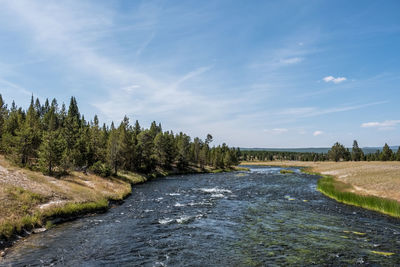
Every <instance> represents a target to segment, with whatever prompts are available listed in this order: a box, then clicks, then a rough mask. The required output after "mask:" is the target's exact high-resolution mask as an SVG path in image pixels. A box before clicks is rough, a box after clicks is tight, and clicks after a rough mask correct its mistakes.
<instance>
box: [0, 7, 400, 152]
mask: <svg viewBox="0 0 400 267" xmlns="http://www.w3.org/2000/svg"><path fill="white" fill-rule="evenodd" d="M399 13H400V1H397V0H395V1H389V0H388V1H384V2H380V1H367V0H365V1H361V0H360V1H322V0H316V1H313V0H303V1H302V0H298V1H297V0H296V1H284V0H278V1H223V0H221V1H152V0H145V1H117V0H111V1H100V0H95V1H86V0H77V1H75V0H67V1H61V0H59V1H42V0H36V1H30V0H18V1H14V0H0V94H2V96H3V98H4V99H5V101H6V102H7V103H11V101H13V100H15V102H16V104H17V105H18V106H22V107H23V108H27V106H28V105H29V102H30V97H31V95H32V94H33V95H34V96H35V97H38V98H39V99H40V100H41V101H42V103H43V101H44V100H45V99H46V98H49V99H53V98H56V99H57V100H58V102H59V103H62V102H65V103H66V104H67V105H68V103H69V99H70V97H71V96H75V97H76V98H77V101H78V105H79V108H80V111H81V113H82V114H84V115H85V118H86V119H87V120H90V119H92V118H93V116H94V115H95V114H97V115H98V116H99V118H100V121H101V122H105V123H111V121H114V122H116V124H119V122H120V121H121V120H122V118H123V117H124V115H127V116H128V117H129V118H130V121H131V123H133V122H134V121H135V120H139V122H140V123H141V125H142V126H145V127H148V126H149V125H150V123H151V122H152V121H153V120H155V121H157V122H161V124H162V126H163V129H164V130H173V131H174V132H179V131H183V132H185V133H188V134H190V135H191V136H193V137H194V136H198V137H200V138H205V136H206V135H207V133H210V134H212V135H213V137H214V144H219V143H222V142H225V143H227V144H228V145H230V146H239V147H282V148H284V147H286V148H287V147H291V148H293V147H328V146H331V145H332V144H333V143H334V142H336V141H339V142H341V143H343V144H345V145H346V146H351V145H352V143H353V140H354V139H356V140H358V143H359V145H360V146H362V147H365V146H383V144H384V143H385V142H387V143H388V144H390V145H400V133H399V130H400V108H399V104H398V103H399V101H400V90H399V89H400V50H399V49H400V16H399Z"/></svg>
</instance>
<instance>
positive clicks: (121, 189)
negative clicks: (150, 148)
mask: <svg viewBox="0 0 400 267" xmlns="http://www.w3.org/2000/svg"><path fill="white" fill-rule="evenodd" d="M130 192H131V184H130V182H129V181H123V180H121V179H117V178H102V177H99V176H96V175H92V174H83V173H81V172H72V173H71V174H70V175H68V176H66V177H62V178H60V179H57V178H54V177H50V176H46V175H43V174H41V173H39V172H34V171H30V170H26V169H21V168H18V167H16V166H13V165H12V164H11V163H10V162H9V161H7V160H6V159H5V158H4V157H3V156H0V226H2V225H3V226H4V225H6V224H7V225H10V226H11V225H16V224H18V223H19V222H21V221H23V220H24V218H26V217H27V216H34V215H36V214H43V213H46V212H47V211H49V210H52V209H55V208H63V207H67V206H68V205H69V206H71V204H73V203H95V202H97V203H98V202H101V201H104V200H106V199H112V200H120V199H123V198H124V197H125V196H126V195H128V194H130ZM25 220H26V219H25ZM0 228H1V227H0ZM0 230H1V229H0ZM1 234H2V233H0V237H1Z"/></svg>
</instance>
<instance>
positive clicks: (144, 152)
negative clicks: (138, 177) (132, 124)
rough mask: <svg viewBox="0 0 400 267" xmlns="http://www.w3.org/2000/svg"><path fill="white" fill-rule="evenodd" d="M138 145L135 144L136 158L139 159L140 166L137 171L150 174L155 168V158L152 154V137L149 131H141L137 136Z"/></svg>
mask: <svg viewBox="0 0 400 267" xmlns="http://www.w3.org/2000/svg"><path fill="white" fill-rule="evenodd" d="M137 140H138V144H137V151H138V154H137V156H138V157H139V158H140V163H141V165H140V166H139V169H140V170H141V171H144V172H147V173H150V172H152V171H153V170H154V168H155V165H156V164H155V163H156V162H155V157H154V153H153V151H154V150H153V146H154V143H153V137H152V133H151V132H150V130H144V131H141V132H140V134H139V135H138V136H137Z"/></svg>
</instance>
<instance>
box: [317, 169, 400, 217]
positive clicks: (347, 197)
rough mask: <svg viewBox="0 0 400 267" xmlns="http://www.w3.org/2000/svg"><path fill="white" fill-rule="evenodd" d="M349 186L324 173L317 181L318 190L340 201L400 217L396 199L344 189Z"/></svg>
mask: <svg viewBox="0 0 400 267" xmlns="http://www.w3.org/2000/svg"><path fill="white" fill-rule="evenodd" d="M348 187H349V185H346V184H344V183H342V182H339V181H336V180H335V179H334V178H333V177H332V176H329V175H322V178H321V179H319V180H318V183H317V189H318V191H320V192H321V193H323V194H324V195H326V196H328V197H330V198H333V199H335V200H336V201H338V202H341V203H345V204H349V205H353V206H357V207H362V208H366V209H369V210H374V211H378V212H381V213H384V214H387V215H390V216H393V217H398V218H400V204H399V202H397V201H396V200H391V199H386V198H381V197H376V196H368V195H358V194H355V193H352V192H346V191H343V190H345V189H348Z"/></svg>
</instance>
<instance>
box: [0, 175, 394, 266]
mask: <svg viewBox="0 0 400 267" xmlns="http://www.w3.org/2000/svg"><path fill="white" fill-rule="evenodd" d="M250 168H251V171H250V172H236V173H220V174H197V175H186V176H170V177H166V178H161V179H155V180H153V181H150V182H148V183H145V184H142V185H137V186H134V189H133V193H132V196H131V197H129V198H128V199H126V201H125V202H124V204H122V205H120V206H115V207H113V208H112V209H111V210H110V211H109V212H107V213H105V214H100V215H95V216H88V217H85V218H82V219H79V220H76V221H73V222H69V223H65V224H62V225H58V226H56V227H54V228H52V229H50V230H49V231H47V232H45V233H42V234H37V235H32V236H30V237H28V238H26V239H25V240H23V241H22V242H19V243H18V244H17V245H16V246H14V247H13V248H12V249H10V250H9V252H8V254H7V255H6V257H5V258H4V259H2V260H0V265H2V266H3V265H4V266H24V265H29V266H51V265H59V266H99V265H100V266H133V265H143V266H265V265H268V266H274V265H276V266H282V265H296V266H299V265H311V264H317V265H333V266H338V265H346V266H347V265H356V264H362V265H375V266H395V265H399V264H400V235H399V234H400V227H399V226H400V224H399V222H400V220H398V219H393V218H390V217H388V216H385V215H380V214H377V213H375V212H370V211H366V210H363V209H359V208H355V207H351V206H346V205H342V204H339V203H336V202H335V201H333V200H331V199H328V198H326V197H325V196H323V195H322V194H321V193H319V192H317V191H316V181H317V179H318V177H316V176H311V175H307V174H303V173H300V172H299V170H298V169H293V170H295V173H294V174H286V175H283V174H280V173H279V170H280V168H276V167H250ZM374 251H375V252H391V253H394V254H393V255H391V256H384V255H380V254H376V253H374Z"/></svg>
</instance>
